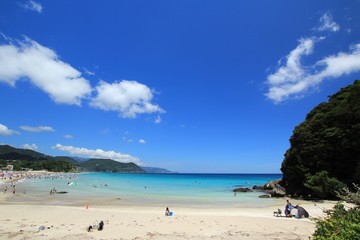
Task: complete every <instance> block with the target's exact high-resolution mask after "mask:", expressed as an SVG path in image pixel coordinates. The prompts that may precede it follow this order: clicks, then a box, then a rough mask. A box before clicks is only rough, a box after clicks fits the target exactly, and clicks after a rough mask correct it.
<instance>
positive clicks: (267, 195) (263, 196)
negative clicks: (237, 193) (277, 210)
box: [259, 194, 271, 198]
mask: <svg viewBox="0 0 360 240" xmlns="http://www.w3.org/2000/svg"><path fill="white" fill-rule="evenodd" d="M259 198H271V194H263V195H260V196H259Z"/></svg>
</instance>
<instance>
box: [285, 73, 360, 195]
mask: <svg viewBox="0 0 360 240" xmlns="http://www.w3.org/2000/svg"><path fill="white" fill-rule="evenodd" d="M290 145H291V146H290V148H289V149H288V150H287V151H286V153H285V158H284V161H283V163H282V166H281V171H282V172H283V181H282V182H283V184H284V187H285V189H286V192H287V193H288V194H292V195H304V196H307V195H308V194H312V193H314V189H312V188H311V187H310V188H309V185H308V187H306V186H305V182H306V181H307V178H306V174H310V175H308V176H315V175H316V174H317V173H318V172H321V171H326V172H327V173H328V176H329V177H330V178H336V179H338V180H339V181H341V182H343V183H345V184H346V185H347V186H351V184H352V183H359V182H360V81H359V80H356V81H355V82H354V84H352V85H350V86H348V87H346V88H343V89H341V90H340V91H339V92H338V93H336V94H334V95H332V96H330V97H329V101H328V102H326V103H320V104H319V105H318V106H316V107H315V108H314V109H313V110H312V111H311V112H310V113H309V114H308V115H307V116H306V119H305V121H304V122H302V123H301V124H300V125H298V126H297V127H296V128H295V129H294V132H293V135H292V136H291V138H290ZM308 180H309V179H308ZM308 184H311V182H308Z"/></svg>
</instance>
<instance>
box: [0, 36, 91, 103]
mask: <svg viewBox="0 0 360 240" xmlns="http://www.w3.org/2000/svg"><path fill="white" fill-rule="evenodd" d="M0 66H1V68H0V82H5V83H7V84H9V85H11V86H15V83H16V81H18V80H20V79H22V78H27V79H29V81H30V82H31V83H32V84H34V85H36V86H37V87H39V88H40V89H41V90H43V91H44V92H46V93H47V94H48V95H49V96H50V98H51V99H52V100H53V101H55V102H56V103H62V104H75V105H80V104H81V100H82V99H83V98H86V97H88V96H89V95H90V94H91V90H92V89H91V86H90V84H89V81H88V80H86V79H85V78H82V77H81V73H80V72H79V71H78V70H76V69H75V68H73V67H72V66H70V65H69V64H68V63H65V62H63V61H61V60H60V59H59V57H58V56H57V54H56V53H55V52H54V51H53V50H51V49H49V48H47V47H44V46H42V45H40V44H38V43H37V42H35V41H32V40H31V39H28V38H27V39H25V40H24V41H18V42H17V44H14V43H9V44H2V45H0Z"/></svg>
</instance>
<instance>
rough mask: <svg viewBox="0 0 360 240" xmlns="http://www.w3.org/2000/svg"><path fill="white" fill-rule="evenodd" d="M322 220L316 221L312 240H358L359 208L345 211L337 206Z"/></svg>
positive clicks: (359, 225)
mask: <svg viewBox="0 0 360 240" xmlns="http://www.w3.org/2000/svg"><path fill="white" fill-rule="evenodd" d="M328 214H329V215H328V217H327V218H326V219H324V220H317V221H316V230H315V233H314V236H313V237H314V238H313V239H314V240H353V239H360V208H359V207H356V208H351V209H349V210H346V209H345V207H344V205H342V204H337V205H336V206H335V207H334V209H333V210H331V211H329V212H328Z"/></svg>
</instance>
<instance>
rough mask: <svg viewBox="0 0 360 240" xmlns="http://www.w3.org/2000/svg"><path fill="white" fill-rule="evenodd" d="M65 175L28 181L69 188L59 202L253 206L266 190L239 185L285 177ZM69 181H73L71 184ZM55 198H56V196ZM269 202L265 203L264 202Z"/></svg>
mask: <svg viewBox="0 0 360 240" xmlns="http://www.w3.org/2000/svg"><path fill="white" fill-rule="evenodd" d="M64 176H65V177H64V178H60V179H58V178H46V179H45V178H42V179H35V180H34V179H32V180H27V181H26V182H25V183H24V184H26V185H27V186H28V187H29V188H30V186H29V185H31V188H33V189H34V190H36V192H37V193H39V194H40V193H47V194H49V191H50V189H52V188H56V189H57V191H66V192H68V193H66V194H62V195H60V194H56V199H57V200H58V201H57V202H62V203H69V204H70V203H73V204H75V205H76V204H83V203H84V202H94V203H98V204H117V205H118V204H124V205H144V204H146V205H164V204H165V205H171V204H172V205H181V206H184V205H188V206H190V205H191V206H200V207H201V206H204V207H206V206H214V205H216V206H219V205H221V206H240V205H241V206H242V207H246V206H252V205H253V204H258V205H259V206H261V205H262V203H264V204H265V205H267V204H268V203H269V201H271V200H269V199H266V200H264V199H260V198H258V196H259V195H260V194H262V193H259V192H251V193H237V194H236V196H234V193H233V192H232V190H233V189H234V188H236V187H249V188H251V187H252V186H254V185H264V184H265V183H267V182H268V181H271V180H275V179H280V178H282V175H281V174H122V173H83V174H76V175H74V174H72V175H64ZM68 183H72V184H71V185H70V186H69V185H68ZM54 199H55V198H54ZM263 201H265V202H263Z"/></svg>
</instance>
